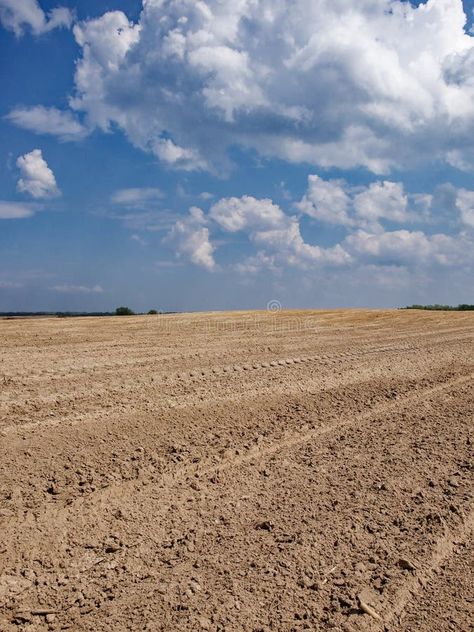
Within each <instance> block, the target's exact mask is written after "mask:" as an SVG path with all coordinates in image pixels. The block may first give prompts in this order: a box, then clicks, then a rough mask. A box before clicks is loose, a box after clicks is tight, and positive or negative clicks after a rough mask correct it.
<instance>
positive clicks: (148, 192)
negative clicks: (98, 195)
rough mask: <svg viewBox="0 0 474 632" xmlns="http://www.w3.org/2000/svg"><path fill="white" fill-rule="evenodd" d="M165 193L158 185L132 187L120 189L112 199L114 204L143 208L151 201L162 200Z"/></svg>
mask: <svg viewBox="0 0 474 632" xmlns="http://www.w3.org/2000/svg"><path fill="white" fill-rule="evenodd" d="M163 198H164V194H163V192H162V191H161V189H158V188H157V187H144V188H132V189H119V190H118V191H115V193H114V194H113V195H112V198H111V201H112V202H113V203H114V204H121V205H123V206H127V207H132V208H143V207H145V206H147V205H148V204H149V203H150V202H156V201H157V200H162V199H163Z"/></svg>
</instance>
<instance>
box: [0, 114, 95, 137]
mask: <svg viewBox="0 0 474 632" xmlns="http://www.w3.org/2000/svg"><path fill="white" fill-rule="evenodd" d="M6 118H7V119H8V120H9V121H11V122H12V123H13V124H14V125H17V126H18V127H22V128H23V129H27V130H29V131H31V132H34V133H35V134H50V135H52V136H57V137H58V138H59V139H60V140H63V141H74V140H81V139H83V138H85V137H86V136H87V134H88V133H89V131H88V130H87V128H86V127H84V125H82V124H81V123H80V122H79V121H78V119H77V117H76V116H75V115H74V114H73V113H72V112H70V111H63V110H58V109H57V108H45V107H43V106H41V105H36V106H34V107H28V108H22V107H18V108H15V109H13V110H12V111H11V112H10V113H9V114H7V116H6Z"/></svg>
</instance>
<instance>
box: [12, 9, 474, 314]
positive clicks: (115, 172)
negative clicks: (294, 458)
mask: <svg viewBox="0 0 474 632" xmlns="http://www.w3.org/2000/svg"><path fill="white" fill-rule="evenodd" d="M472 13H473V2H472V1H471V0H469V2H464V4H463V3H462V2H461V0H429V2H420V3H411V4H410V3H408V2H399V1H397V0H393V1H391V0H364V1H363V2H354V0H331V1H330V0H292V1H291V2H290V1H289V0H272V1H271V2H270V0H259V1H258V2H251V1H250V0H239V1H238V2H236V1H233V2H230V0H229V2H218V1H217V0H202V1H201V2H194V1H193V2H187V1H183V0H147V1H145V2H144V3H143V5H142V2H139V1H134V0H108V1H107V2H101V1H98V0H94V1H92V0H81V1H80V2H74V1H73V0H63V1H62V2H61V0H58V2H51V1H49V0H48V1H46V0H39V1H37V0H0V76H1V81H2V90H1V91H0V150H1V152H0V160H1V164H2V169H1V170H0V310H2V311H5V310H18V311H20V310H108V309H113V308H114V307H115V306H117V305H119V304H127V305H130V306H131V307H133V308H134V309H136V310H147V309H150V308H158V309H163V310H204V309H238V308H262V309H264V308H265V306H266V305H267V303H268V302H269V301H271V300H278V301H279V302H280V303H281V304H282V305H283V306H284V307H343V306H356V307H357V306H370V307H377V306H380V307H383V306H387V307H392V306H399V305H404V304H408V303H413V302H449V303H458V302H473V293H474V283H473V269H474V248H473V246H474V182H473V168H474V142H473V140H472V139H473V138H474V79H473V77H474V39H473V37H472V36H471V32H470V29H471V22H472Z"/></svg>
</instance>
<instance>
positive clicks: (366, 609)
mask: <svg viewBox="0 0 474 632" xmlns="http://www.w3.org/2000/svg"><path fill="white" fill-rule="evenodd" d="M359 606H360V609H361V610H363V611H364V612H365V613H366V614H368V615H369V616H371V617H372V618H373V619H376V620H377V621H382V617H381V616H380V615H379V614H378V613H377V612H375V610H374V609H373V608H372V606H369V604H367V603H365V601H362V599H360V597H359Z"/></svg>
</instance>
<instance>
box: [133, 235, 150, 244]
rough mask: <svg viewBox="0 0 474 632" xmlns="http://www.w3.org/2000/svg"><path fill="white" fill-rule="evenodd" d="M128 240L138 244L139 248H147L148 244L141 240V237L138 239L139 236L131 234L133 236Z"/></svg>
mask: <svg viewBox="0 0 474 632" xmlns="http://www.w3.org/2000/svg"><path fill="white" fill-rule="evenodd" d="M130 239H131V240H132V241H135V242H136V243H137V244H140V246H147V245H148V242H147V241H145V240H144V239H143V237H140V235H137V234H133V235H131V236H130Z"/></svg>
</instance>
